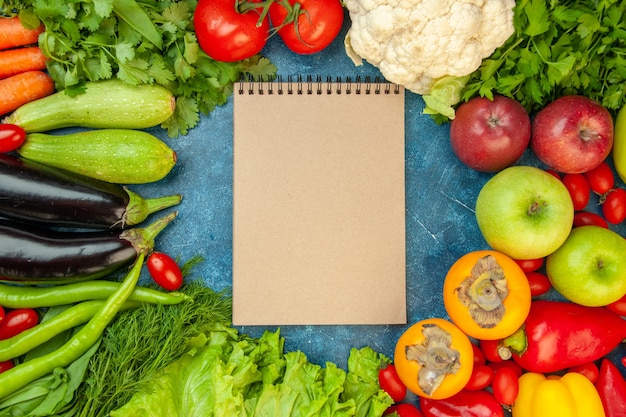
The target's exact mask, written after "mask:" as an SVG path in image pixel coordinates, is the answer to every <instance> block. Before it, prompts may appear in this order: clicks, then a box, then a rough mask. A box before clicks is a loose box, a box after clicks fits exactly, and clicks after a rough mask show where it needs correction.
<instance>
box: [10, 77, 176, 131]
mask: <svg viewBox="0 0 626 417" xmlns="http://www.w3.org/2000/svg"><path fill="white" fill-rule="evenodd" d="M175 108H176V99H175V97H174V95H173V94H172V93H171V92H170V91H169V90H168V89H166V88H165V87H162V86H160V85H156V84H154V85H148V84H142V85H138V86H134V85H131V84H128V83H126V82H124V81H121V80H118V79H110V80H103V81H90V82H87V83H86V90H85V92H84V93H81V94H78V95H76V96H73V97H71V96H69V95H67V94H65V91H57V92H56V93H54V94H51V95H49V96H47V97H44V98H41V99H39V100H35V101H32V102H30V103H27V104H24V105H23V106H21V107H19V108H18V109H17V110H15V111H14V112H13V113H11V114H10V115H9V116H7V117H6V118H5V119H4V123H11V124H16V125H18V126H21V127H22V128H23V129H24V130H25V131H26V132H28V133H34V132H46V131H49V130H53V129H59V128H63V127H73V126H81V127H91V128H115V129H145V128H149V127H153V126H157V125H160V124H161V123H163V122H164V121H165V120H167V119H168V118H170V116H172V114H174V110H175Z"/></svg>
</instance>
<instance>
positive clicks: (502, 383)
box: [491, 367, 519, 407]
mask: <svg viewBox="0 0 626 417" xmlns="http://www.w3.org/2000/svg"><path fill="white" fill-rule="evenodd" d="M518 378H519V377H518V376H517V374H516V373H515V371H514V370H513V369H512V368H508V367H502V368H500V369H498V370H497V371H496V372H495V374H494V375H493V382H492V383H491V390H492V391H493V396H494V397H495V398H496V400H497V401H498V402H499V403H500V404H503V405H506V406H509V407H510V406H512V405H513V404H514V403H515V400H516V399H517V394H518V393H519V382H518Z"/></svg>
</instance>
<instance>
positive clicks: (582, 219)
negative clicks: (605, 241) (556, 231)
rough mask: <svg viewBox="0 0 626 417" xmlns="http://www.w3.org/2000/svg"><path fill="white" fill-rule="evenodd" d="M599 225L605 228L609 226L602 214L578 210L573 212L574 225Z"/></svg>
mask: <svg viewBox="0 0 626 417" xmlns="http://www.w3.org/2000/svg"><path fill="white" fill-rule="evenodd" d="M590 225H591V226H600V227H604V228H605V229H608V228H609V224H608V223H607V222H606V220H604V218H602V216H600V215H598V214H596V213H592V212H590V211H579V212H578V213H575V214H574V227H579V226H590Z"/></svg>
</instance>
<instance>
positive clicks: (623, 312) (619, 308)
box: [606, 295, 626, 316]
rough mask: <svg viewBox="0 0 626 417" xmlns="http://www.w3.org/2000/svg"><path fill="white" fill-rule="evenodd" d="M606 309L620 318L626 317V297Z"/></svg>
mask: <svg viewBox="0 0 626 417" xmlns="http://www.w3.org/2000/svg"><path fill="white" fill-rule="evenodd" d="M606 308H608V309H609V310H611V311H612V312H613V313H615V314H617V315H618V316H626V295H623V296H622V298H620V299H619V300H617V301H614V302H612V303H611V304H608V305H607V306H606Z"/></svg>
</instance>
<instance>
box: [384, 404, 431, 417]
mask: <svg viewBox="0 0 626 417" xmlns="http://www.w3.org/2000/svg"><path fill="white" fill-rule="evenodd" d="M393 412H396V413H398V416H400V417H424V416H423V415H422V413H420V410H418V409H417V407H416V406H414V405H413V404H409V403H403V404H396V405H392V406H391V407H389V408H388V409H386V410H385V412H384V413H383V414H385V415H386V414H392V413H393Z"/></svg>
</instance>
